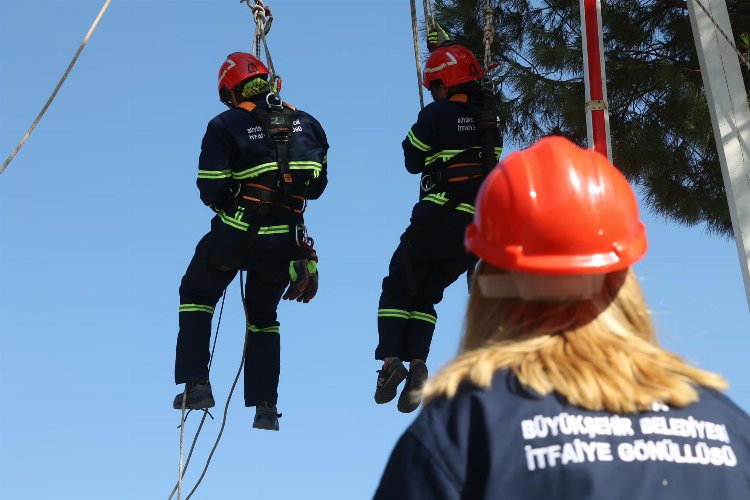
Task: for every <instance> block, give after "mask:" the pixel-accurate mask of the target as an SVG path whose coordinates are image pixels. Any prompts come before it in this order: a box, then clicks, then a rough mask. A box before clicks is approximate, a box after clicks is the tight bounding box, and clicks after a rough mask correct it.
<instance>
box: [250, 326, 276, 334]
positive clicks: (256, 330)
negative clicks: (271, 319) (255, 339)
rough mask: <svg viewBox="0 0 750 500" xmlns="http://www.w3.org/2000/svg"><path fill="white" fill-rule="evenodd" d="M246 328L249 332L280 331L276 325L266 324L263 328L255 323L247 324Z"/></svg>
mask: <svg viewBox="0 0 750 500" xmlns="http://www.w3.org/2000/svg"><path fill="white" fill-rule="evenodd" d="M248 330H250V332H251V333H280V332H279V326H278V325H273V326H267V327H265V328H258V327H257V326H255V325H250V326H248Z"/></svg>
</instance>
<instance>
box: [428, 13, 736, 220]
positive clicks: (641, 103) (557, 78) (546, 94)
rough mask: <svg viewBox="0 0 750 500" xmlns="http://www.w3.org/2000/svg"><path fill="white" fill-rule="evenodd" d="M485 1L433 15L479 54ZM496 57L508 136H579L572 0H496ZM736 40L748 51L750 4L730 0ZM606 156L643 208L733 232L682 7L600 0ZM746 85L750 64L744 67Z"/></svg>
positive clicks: (576, 17)
mask: <svg viewBox="0 0 750 500" xmlns="http://www.w3.org/2000/svg"><path fill="white" fill-rule="evenodd" d="M484 6H485V0H437V2H436V5H435V13H436V18H437V20H438V22H439V23H440V24H441V26H443V27H444V28H445V29H446V30H447V31H449V32H450V33H451V35H452V36H453V38H454V39H455V40H456V41H457V42H459V43H461V44H463V45H465V46H467V47H468V48H470V49H471V50H473V51H474V53H475V54H477V55H478V56H479V58H480V60H481V59H482V57H483V54H484V47H483V22H482V9H483V7H484ZM492 6H493V10H494V19H495V23H494V27H495V30H496V34H495V38H494V44H493V46H492V61H493V63H496V64H497V65H498V66H497V67H496V68H495V70H494V71H493V73H492V74H493V77H494V79H495V81H496V83H497V86H498V89H499V95H500V115H501V120H502V121H503V123H504V134H505V137H506V140H508V141H509V142H512V143H514V144H517V145H519V146H525V145H528V144H530V143H531V142H533V141H534V140H536V139H538V138H539V137H543V136H545V135H550V134H557V135H563V136H565V137H567V138H569V139H571V140H572V141H574V142H576V143H577V144H580V145H583V144H585V142H586V117H585V114H584V84H583V55H582V52H581V32H580V12H579V3H578V0H492ZM727 7H728V10H729V12H730V20H731V23H732V29H733V33H734V34H735V43H736V45H737V46H738V48H739V50H740V51H743V50H744V51H747V52H750V38H749V37H750V35H749V34H750V2H748V0H727ZM602 22H603V25H604V30H603V33H604V51H605V62H606V71H607V94H608V100H609V116H610V129H611V135H612V150H613V161H614V163H615V165H617V166H618V167H619V168H620V169H621V170H622V171H623V173H624V174H625V175H626V176H627V177H628V178H629V179H630V180H631V181H632V182H633V183H634V184H636V185H637V186H638V187H639V188H640V191H641V193H642V194H643V197H644V200H645V201H646V203H647V205H648V206H649V208H650V209H651V210H652V211H653V212H655V213H657V214H660V215H663V216H665V217H666V218H668V219H671V220H674V221H677V222H679V223H682V224H686V225H695V224H699V223H705V225H706V226H705V227H706V228H707V230H708V231H709V232H711V233H715V234H722V235H731V234H732V226H731V221H730V218H729V208H728V205H727V200H726V195H725V193H724V182H723V179H722V175H721V169H720V166H719V161H718V155H717V152H716V145H715V143H714V137H713V132H712V128H711V120H710V116H709V112H708V105H707V103H706V98H705V94H704V91H703V81H702V78H701V74H700V68H699V63H698V57H697V54H696V50H695V42H694V40H693V35H692V30H691V27H690V20H689V17H688V11H687V5H686V3H685V2H684V1H683V0H605V1H602ZM743 75H744V77H745V85H746V88H750V69H748V68H747V67H744V66H743Z"/></svg>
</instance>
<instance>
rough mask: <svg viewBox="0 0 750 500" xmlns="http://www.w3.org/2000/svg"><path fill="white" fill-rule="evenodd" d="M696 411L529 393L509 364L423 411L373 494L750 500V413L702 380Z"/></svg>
mask: <svg viewBox="0 0 750 500" xmlns="http://www.w3.org/2000/svg"><path fill="white" fill-rule="evenodd" d="M699 394H700V401H699V402H698V403H695V404H693V405H690V406H688V407H686V408H668V407H666V406H664V405H656V406H655V407H654V409H653V411H651V412H647V413H641V414H630V415H617V414H612V413H607V412H592V411H586V410H583V409H580V408H577V407H574V406H571V405H570V404H568V403H567V402H566V401H565V400H564V399H563V398H561V397H559V396H556V395H548V396H545V397H540V396H538V395H535V394H531V393H529V392H528V391H527V390H524V388H522V387H521V386H520V384H519V382H518V379H517V378H516V377H515V376H514V375H513V374H512V373H511V372H510V371H508V370H501V371H498V372H497V373H496V374H495V377H494V379H493V383H492V387H491V388H490V389H479V388H477V387H475V386H472V385H470V384H465V385H464V386H462V388H461V389H460V390H459V392H458V394H457V395H456V397H454V398H453V399H446V398H438V399H436V400H434V401H432V402H431V403H430V404H429V405H427V406H426V407H425V409H424V410H423V411H422V412H421V413H420V415H419V416H418V417H417V419H416V420H415V421H414V423H413V424H412V425H411V427H409V429H408V430H407V431H406V432H405V434H404V435H403V436H402V437H401V439H400V441H399V442H398V444H397V445H396V448H395V449H394V450H393V453H392V455H391V458H390V461H389V462H388V465H387V467H386V469H385V472H384V474H383V477H382V479H381V482H380V486H379V487H378V490H377V492H376V493H375V498H376V499H378V500H385V499H396V498H398V499H402V500H409V499H467V500H468V499H471V500H480V499H493V500H495V499H503V500H505V499H508V500H521V499H524V500H532V499H533V500H537V499H545V498H555V499H558V500H586V499H607V500H609V499H623V500H625V499H627V500H635V499H638V500H645V499H649V500H650V499H663V500H688V499H689V500H718V499H721V500H740V499H745V500H746V499H748V498H750V417H748V415H747V414H746V413H745V412H743V411H742V410H741V409H739V408H738V407H737V406H736V405H735V404H734V403H733V402H732V401H730V400H729V399H728V398H727V397H726V396H723V395H722V394H720V393H718V392H716V391H713V390H708V389H705V388H700V389H699Z"/></svg>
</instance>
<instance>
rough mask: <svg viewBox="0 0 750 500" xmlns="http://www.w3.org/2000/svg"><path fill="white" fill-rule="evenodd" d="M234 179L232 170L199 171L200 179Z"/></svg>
mask: <svg viewBox="0 0 750 500" xmlns="http://www.w3.org/2000/svg"><path fill="white" fill-rule="evenodd" d="M230 177H232V171H231V170H198V178H199V179H228V178H230Z"/></svg>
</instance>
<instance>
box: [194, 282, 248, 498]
mask: <svg viewBox="0 0 750 500" xmlns="http://www.w3.org/2000/svg"><path fill="white" fill-rule="evenodd" d="M243 275H244V272H243V271H240V296H241V297H242V308H243V309H244V311H245V344H244V345H243V346H242V360H241V361H240V367H239V369H238V370H237V374H236V375H235V376H234V382H232V388H231V389H230V390H229V396H228V397H227V403H226V404H225V405H224V418H223V419H222V420H221V427H220V428H219V435H218V436H216V442H214V446H213V448H211V453H209V454H208V459H207V460H206V465H205V467H203V472H201V476H200V477H199V478H198V481H197V482H196V483H195V486H193V489H192V490H190V493H189V494H188V496H186V497H185V500H189V498H190V497H191V496H193V493H195V490H197V489H198V486H200V484H201V481H203V478H204V477H205V475H206V472H207V471H208V465H209V464H210V463H211V458H213V456H214V452H215V451H216V448H217V447H218V446H219V441H220V440H221V435H222V434H223V433H224V426H225V425H226V423H227V412H228V411H229V402H230V401H232V394H234V389H235V387H237V381H238V380H239V379H240V374H241V373H242V368H243V367H244V366H245V351H246V350H247V335H248V332H249V331H250V330H249V328H248V327H247V325H249V324H250V319H249V316H248V314H247V304H246V303H245V280H244V278H243Z"/></svg>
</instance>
